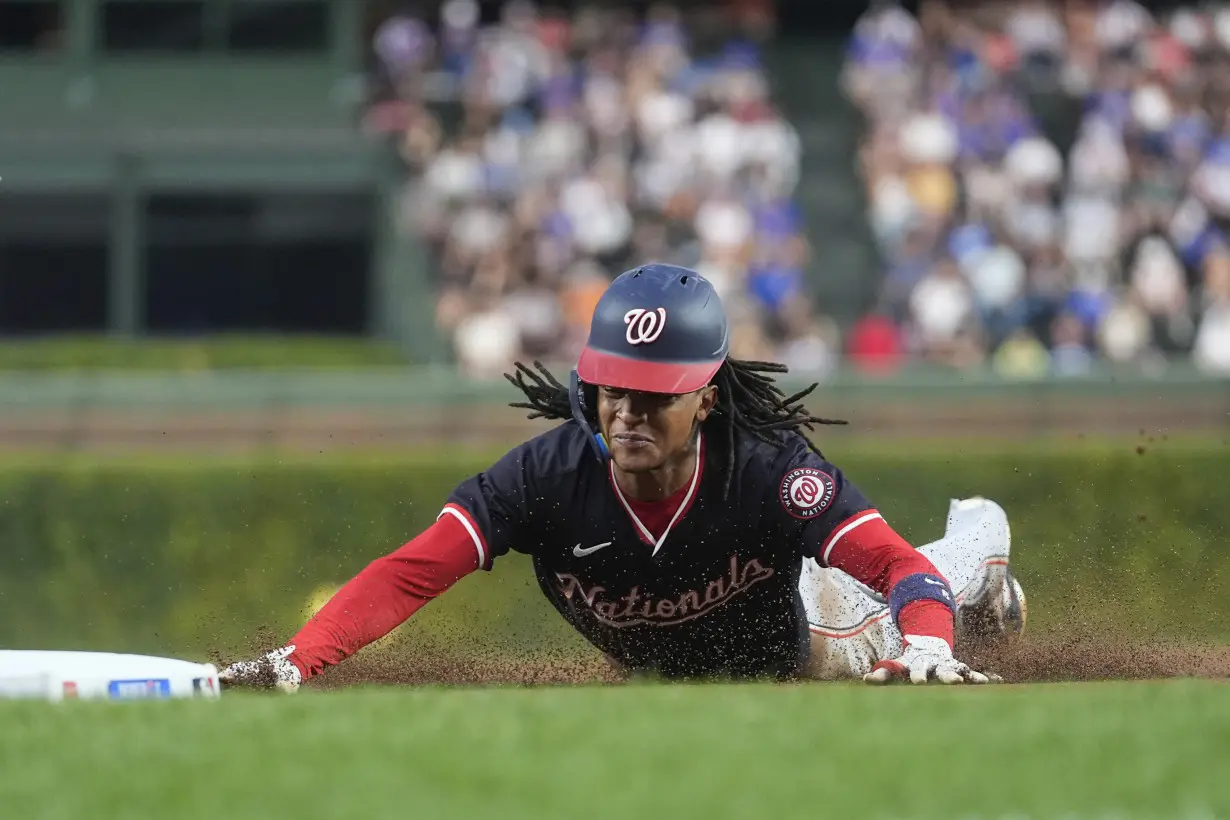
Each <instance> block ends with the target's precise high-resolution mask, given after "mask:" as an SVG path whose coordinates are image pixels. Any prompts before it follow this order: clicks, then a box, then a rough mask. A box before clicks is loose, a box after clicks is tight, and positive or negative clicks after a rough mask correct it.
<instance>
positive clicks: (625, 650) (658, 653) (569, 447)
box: [220, 264, 1025, 691]
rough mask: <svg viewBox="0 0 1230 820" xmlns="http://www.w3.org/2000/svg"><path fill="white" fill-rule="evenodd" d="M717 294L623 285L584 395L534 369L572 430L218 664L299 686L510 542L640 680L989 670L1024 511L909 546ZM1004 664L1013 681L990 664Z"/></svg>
mask: <svg viewBox="0 0 1230 820" xmlns="http://www.w3.org/2000/svg"><path fill="white" fill-rule="evenodd" d="M728 341H729V328H728V324H727V318H726V314H725V311H724V309H723V307H722V303H721V300H720V299H719V298H718V295H717V293H716V292H715V291H714V289H713V286H712V285H711V284H710V283H709V282H708V281H706V280H705V279H704V278H702V277H701V276H700V275H698V274H697V273H696V272H695V271H693V270H689V269H687V268H682V267H676V266H673V265H664V264H650V265H644V266H642V267H639V268H635V269H633V270H630V271H628V272H626V273H624V274H622V275H621V276H619V277H618V278H617V279H615V280H614V281H613V282H612V283H611V285H610V286H609V288H608V289H607V291H606V292H605V294H604V295H603V296H602V298H601V299H600V301H599V303H598V306H597V308H596V310H595V312H594V317H593V320H592V325H591V328H590V334H589V339H588V342H587V344H586V346H585V348H584V351H583V352H582V354H581V357H580V360H579V362H578V363H577V367H576V370H574V371H573V372H572V374H571V377H570V383H569V384H568V385H567V386H565V385H564V384H562V383H561V382H559V381H558V380H557V379H556V378H555V377H554V376H552V375H551V374H550V373H549V372H548V371H547V370H546V369H545V368H543V367H542V366H541V365H538V364H536V365H535V368H533V369H531V368H528V367H526V366H524V365H521V364H518V365H517V371H516V374H515V375H514V376H509V377H508V378H509V380H510V381H511V382H513V384H515V385H516V387H517V388H519V389H520V390H521V391H522V392H523V393H524V401H521V402H517V403H515V404H513V406H514V407H520V408H524V409H527V410H529V411H530V417H531V418H535V417H541V418H545V419H552V420H556V419H558V420H561V421H563V423H562V424H559V425H557V426H556V427H554V428H553V429H551V430H549V431H547V432H545V433H543V434H541V435H539V436H537V437H536V438H533V439H531V440H530V441H528V442H526V443H524V444H522V445H520V446H518V447H516V448H514V449H513V450H512V451H510V452H509V453H508V454H507V455H505V456H504V457H503V458H501V459H500V460H499V461H498V462H496V463H495V464H494V465H492V466H491V468H490V469H488V470H486V471H485V472H482V473H479V474H478V475H476V476H473V477H471V478H468V479H466V480H465V481H463V482H461V484H460V485H459V486H458V487H457V488H456V489H455V490H454V491H453V493H452V495H451V496H450V497H449V498H448V500H447V503H446V504H445V505H444V507H443V509H442V510H441V511H440V514H439V517H438V518H437V520H436V522H435V523H434V524H433V525H432V526H431V527H429V528H428V529H427V530H425V531H424V532H422V533H421V534H419V535H418V536H417V537H416V538H414V539H413V540H411V541H410V542H409V543H407V544H405V545H404V546H402V547H401V548H399V549H397V550H395V551H394V552H392V553H391V554H389V555H386V556H384V557H382V558H379V559H377V560H375V561H373V562H372V563H371V564H369V565H368V566H367V567H366V568H365V569H364V570H362V571H361V572H360V573H359V574H358V575H357V576H356V577H355V578H353V579H352V580H351V581H349V582H348V583H347V584H346V585H345V586H344V587H342V589H341V590H339V591H338V592H337V594H336V595H334V597H333V598H332V599H331V600H330V601H329V602H328V603H327V604H326V605H325V606H324V607H323V608H322V609H321V610H320V611H319V612H318V613H317V614H316V615H315V616H314V617H313V618H312V619H311V620H310V621H308V623H307V624H306V625H305V626H304V627H303V628H302V629H301V630H300V631H299V632H298V634H296V635H295V636H294V637H293V638H292V639H291V640H290V641H289V642H287V644H286V645H285V646H283V647H282V648H280V649H277V650H275V651H273V652H269V653H267V654H265V655H263V656H261V657H259V658H257V659H255V660H249V661H241V662H238V663H234V664H231V665H230V666H228V667H227V668H226V669H224V670H223V671H222V673H221V674H220V679H221V680H222V681H223V682H224V684H226V685H229V686H254V687H276V688H279V689H282V690H286V691H293V690H295V689H297V688H298V687H299V685H300V684H301V683H302V682H303V681H304V680H306V679H308V678H311V677H314V676H316V675H319V674H321V673H322V672H323V671H325V670H326V669H327V668H328V667H330V666H332V665H334V664H337V663H339V662H340V661H342V660H343V659H345V658H347V657H348V656H350V655H353V654H354V653H355V652H357V651H358V650H359V649H361V648H362V647H363V646H365V645H367V644H369V643H371V642H373V641H375V640H377V639H379V638H381V637H383V636H384V635H386V634H387V633H389V632H390V631H391V630H393V629H394V628H396V627H397V626H398V625H400V624H402V623H403V622H404V621H406V620H407V619H408V618H409V617H411V616H412V615H413V614H414V613H415V612H416V611H418V610H419V609H420V608H421V607H422V606H424V605H425V604H427V603H428V602H429V601H431V600H432V599H434V598H436V597H438V596H439V595H441V594H442V593H444V592H445V591H446V590H447V589H449V587H451V586H452V585H453V584H455V583H456V582H457V581H458V580H459V579H461V578H462V577H464V576H466V575H468V574H469V573H471V572H474V571H475V570H479V569H482V570H491V569H492V568H493V566H494V565H495V564H496V563H498V561H499V558H500V557H501V556H503V555H504V554H506V553H507V552H508V551H509V550H516V551H518V552H522V553H526V554H528V555H530V556H531V557H532V559H533V566H534V571H535V574H536V576H537V579H538V584H539V586H540V588H541V589H542V592H543V594H544V595H545V596H546V597H547V599H548V600H549V601H550V602H551V604H552V606H554V607H555V609H556V610H557V611H558V612H559V614H560V615H561V616H562V617H563V618H564V619H565V620H567V621H568V623H570V624H571V625H572V626H573V627H574V628H575V629H576V630H577V631H578V632H580V633H581V634H582V635H583V636H584V637H585V638H586V639H587V640H589V642H590V643H592V644H593V645H594V646H595V647H597V648H598V649H599V650H601V651H602V652H603V653H605V654H606V655H607V657H608V658H609V659H610V660H611V661H612V662H614V663H615V664H617V665H618V666H620V667H622V668H623V669H625V670H627V671H628V672H629V673H638V672H644V673H651V674H657V675H660V676H663V677H668V678H706V677H727V678H749V677H770V678H778V679H788V678H796V677H807V678H819V679H840V678H861V679H863V680H866V681H868V682H870V683H888V682H891V681H894V680H909V681H913V682H915V683H923V682H926V681H932V680H935V681H940V682H942V683H962V682H968V683H985V682H987V681H988V680H989V678H988V676H987V675H985V674H982V673H981V672H978V671H975V670H972V669H970V668H969V667H968V666H967V665H966V664H965V663H962V662H961V661H959V660H957V659H956V658H954V656H953V646H954V641H955V639H956V636H957V634H958V633H959V634H960V635H961V637H962V639H963V640H964V639H966V638H967V637H968V638H971V639H972V638H979V639H992V640H994V639H998V638H1002V637H1003V636H1008V635H1011V634H1014V633H1015V632H1017V631H1019V630H1020V629H1021V628H1022V627H1023V625H1024V617H1025V602H1024V595H1023V593H1022V592H1021V588H1020V585H1019V584H1018V583H1017V582H1016V581H1015V579H1014V578H1013V577H1012V575H1011V573H1010V571H1009V569H1008V552H1009V531H1008V522H1007V519H1006V517H1005V515H1004V512H1003V510H1002V509H1000V508H999V506H998V505H996V504H994V503H993V502H990V501H986V500H983V499H967V500H964V501H953V502H951V504H950V508H949V517H948V528H947V531H946V533H945V536H944V538H942V539H940V540H939V541H936V542H934V543H933V544H929V545H927V546H925V547H923V548H921V549H915V548H913V547H912V546H910V545H909V544H908V543H906V542H905V540H904V539H902V538H901V536H899V535H898V534H897V533H896V532H894V531H893V529H892V527H890V526H889V523H888V521H887V520H886V519H885V517H884V515H883V514H882V512H881V511H880V510H879V509H878V508H877V507H876V506H874V505H873V504H872V503H871V502H870V501H869V500H868V499H867V498H866V497H865V496H864V495H863V494H862V493H861V492H860V491H859V490H858V489H857V488H856V487H855V485H854V484H853V483H852V482H851V481H850V480H849V479H848V478H847V477H846V476H845V475H844V474H843V473H842V472H841V470H840V469H838V468H837V467H836V466H835V465H833V464H832V463H831V462H829V461H828V460H826V459H825V457H824V456H823V455H822V454H821V452H820V451H819V450H818V449H817V448H816V447H815V445H813V444H812V443H811V442H810V441H809V440H808V439H807V438H806V437H805V436H804V435H803V434H802V433H801V432H800V429H801V428H807V429H812V428H813V425H815V424H826V423H833V422H829V421H828V420H825V419H822V418H818V417H816V416H812V415H810V414H809V413H808V411H806V410H805V409H804V408H803V405H802V404H801V400H802V399H803V398H804V397H805V396H806V395H807V394H808V393H810V392H811V390H812V389H814V388H815V385H813V386H812V388H809V389H808V390H806V391H803V392H802V393H799V394H797V395H793V396H786V395H785V394H784V393H783V392H782V391H781V390H780V389H779V388H778V387H776V386H775V384H774V381H773V376H772V375H771V374H776V373H783V372H785V368H784V367H783V366H781V365H776V364H770V363H765V362H749V361H740V360H736V359H732V358H730V357H729V356H728V355H727V349H728ZM990 679H993V678H990Z"/></svg>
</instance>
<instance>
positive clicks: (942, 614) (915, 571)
mask: <svg viewBox="0 0 1230 820" xmlns="http://www.w3.org/2000/svg"><path fill="white" fill-rule="evenodd" d="M775 475H776V476H777V477H778V478H779V479H780V480H778V481H777V483H776V484H775V485H774V487H773V490H774V495H775V498H774V500H773V501H766V503H768V504H769V505H770V506H771V507H776V508H777V511H776V512H775V515H776V516H777V520H778V521H779V522H781V525H782V526H783V527H784V528H785V529H786V531H787V533H788V534H789V535H790V537H793V538H796V539H797V540H798V542H799V546H800V551H801V552H802V553H803V555H804V556H806V557H810V558H814V559H815V560H816V561H818V562H819V563H820V565H821V566H827V567H833V568H836V569H840V570H841V571H843V572H845V573H847V574H848V575H850V576H852V577H853V578H854V579H856V580H857V581H859V582H860V583H862V584H865V585H866V586H868V587H870V588H871V589H873V590H875V591H876V592H877V593H879V594H880V595H882V596H884V598H885V599H887V600H888V601H889V605H890V607H891V609H892V612H893V616H894V618H895V619H896V621H897V625H898V627H899V628H900V629H901V632H902V634H909V635H928V636H934V637H940V638H943V639H944V640H946V641H947V642H948V644H949V646H952V644H953V607H954V604H953V601H952V593H951V590H949V589H948V582H947V580H946V579H945V578H944V577H943V576H942V575H940V573H939V571H938V570H937V569H936V568H935V566H934V565H933V564H932V563H931V561H930V560H928V558H927V557H926V556H925V555H923V554H922V553H921V552H919V551H918V550H916V549H914V548H913V547H912V546H910V544H909V543H908V542H907V541H906V540H905V539H904V538H902V537H901V536H900V535H898V534H897V532H896V531H895V530H894V529H893V528H892V527H891V526H890V525H889V523H888V522H887V521H885V520H884V516H883V515H882V514H881V513H880V511H879V510H878V509H876V507H875V506H874V505H873V504H872V503H871V502H870V501H869V500H868V499H867V497H866V496H864V495H863V494H862V492H860V491H859V489H858V488H857V487H856V486H855V485H854V483H853V482H851V481H850V479H849V478H848V477H847V476H846V475H845V474H844V473H843V472H842V471H841V470H840V469H838V468H837V466H836V465H834V464H832V463H830V462H828V461H827V460H825V459H823V458H822V457H820V456H819V455H818V454H817V453H815V452H813V451H812V450H811V449H810V448H809V447H807V445H806V442H805V441H803V440H802V437H800V440H799V442H798V443H797V446H796V447H795V448H794V449H793V450H792V451H790V452H788V453H787V454H786V455H785V456H784V458H783V459H782V460H781V461H780V462H779V463H778V465H776V472H775ZM774 502H776V504H774ZM945 596H946V597H945Z"/></svg>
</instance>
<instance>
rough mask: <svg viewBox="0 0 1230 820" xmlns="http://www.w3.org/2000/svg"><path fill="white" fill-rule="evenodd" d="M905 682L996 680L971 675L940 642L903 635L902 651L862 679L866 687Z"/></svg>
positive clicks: (944, 641)
mask: <svg viewBox="0 0 1230 820" xmlns="http://www.w3.org/2000/svg"><path fill="white" fill-rule="evenodd" d="M906 678H909V680H910V683H926V682H927V681H930V680H938V681H939V682H940V683H991V682H998V680H999V679H998V677H988V676H987V675H984V674H982V673H981V672H975V671H974V670H973V669H970V668H969V666H967V665H966V664H964V663H962V662H961V661H959V660H957V659H956V658H954V657H953V656H952V647H950V646H949V645H948V641H946V640H944V639H943V638H936V637H934V636H928V635H906V636H905V651H904V652H902V653H901V656H900V657H898V658H894V659H893V660H891V661H880V662H879V663H877V664H876V665H875V666H873V667H871V671H870V672H868V673H867V674H866V675H863V681H865V682H866V683H874V684H885V683H892V682H893V681H895V680H904V679H906Z"/></svg>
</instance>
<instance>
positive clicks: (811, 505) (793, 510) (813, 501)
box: [780, 467, 837, 521]
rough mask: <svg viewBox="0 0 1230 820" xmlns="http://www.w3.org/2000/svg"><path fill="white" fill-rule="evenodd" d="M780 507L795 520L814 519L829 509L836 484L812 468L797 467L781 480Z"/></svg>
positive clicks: (829, 477)
mask: <svg viewBox="0 0 1230 820" xmlns="http://www.w3.org/2000/svg"><path fill="white" fill-rule="evenodd" d="M780 495H781V499H782V506H783V507H785V508H786V512H788V513H790V514H791V515H793V516H794V517H795V518H802V519H803V520H805V521H806V520H808V519H811V518H815V517H816V516H818V515H820V513H822V512H824V511H825V510H827V509H828V508H829V505H830V504H832V503H833V497H834V496H836V495H837V482H835V481H833V477H832V476H830V475H829V474H828V473H825V472H822V471H820V470H817V469H815V468H814V467H797V468H795V469H793V470H791V471H790V472H788V473H786V475H785V477H784V478H782V486H781V489H780Z"/></svg>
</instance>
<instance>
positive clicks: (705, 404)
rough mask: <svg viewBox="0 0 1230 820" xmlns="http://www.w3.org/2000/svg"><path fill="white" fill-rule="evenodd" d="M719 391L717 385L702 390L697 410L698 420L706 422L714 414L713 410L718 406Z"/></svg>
mask: <svg viewBox="0 0 1230 820" xmlns="http://www.w3.org/2000/svg"><path fill="white" fill-rule="evenodd" d="M717 400H718V389H717V385H716V384H711V385H708V386H707V387H702V388H701V390H700V405H699V406H698V407H697V408H696V420H697V421H704V420H705V419H707V418H709V414H710V413H712V412H713V408H714V407H715V406H717Z"/></svg>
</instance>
